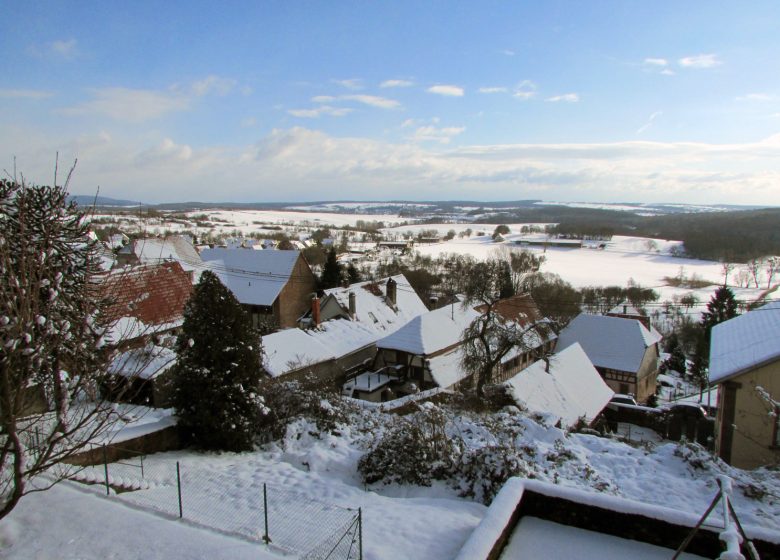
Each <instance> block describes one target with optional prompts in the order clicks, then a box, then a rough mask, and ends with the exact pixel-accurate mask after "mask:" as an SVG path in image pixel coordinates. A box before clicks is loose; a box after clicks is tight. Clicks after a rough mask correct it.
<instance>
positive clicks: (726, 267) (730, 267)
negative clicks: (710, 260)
mask: <svg viewBox="0 0 780 560" xmlns="http://www.w3.org/2000/svg"><path fill="white" fill-rule="evenodd" d="M735 267H736V265H735V264H734V263H731V262H728V261H723V262H721V263H720V268H721V271H722V274H723V285H724V286H728V285H729V275H730V274H731V273H732V272H733V271H734V268H735Z"/></svg>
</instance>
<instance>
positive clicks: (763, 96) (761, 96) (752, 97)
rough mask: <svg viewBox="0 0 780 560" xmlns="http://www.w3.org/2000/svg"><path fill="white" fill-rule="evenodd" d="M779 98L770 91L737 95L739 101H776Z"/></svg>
mask: <svg viewBox="0 0 780 560" xmlns="http://www.w3.org/2000/svg"><path fill="white" fill-rule="evenodd" d="M776 99H777V96H776V95H770V94H768V93H748V94H746V95H740V96H739V97H737V101H762V102H763V101H774V100H776Z"/></svg>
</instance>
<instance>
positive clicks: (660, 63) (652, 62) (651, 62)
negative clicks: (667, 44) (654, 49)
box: [645, 58, 669, 66]
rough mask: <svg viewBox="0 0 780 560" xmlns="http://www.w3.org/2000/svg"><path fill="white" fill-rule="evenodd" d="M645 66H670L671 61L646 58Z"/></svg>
mask: <svg viewBox="0 0 780 560" xmlns="http://www.w3.org/2000/svg"><path fill="white" fill-rule="evenodd" d="M645 64H647V65H648V66H668V65H669V61H668V60H666V59H665V58H646V59H645Z"/></svg>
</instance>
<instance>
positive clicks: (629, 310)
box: [609, 302, 643, 317]
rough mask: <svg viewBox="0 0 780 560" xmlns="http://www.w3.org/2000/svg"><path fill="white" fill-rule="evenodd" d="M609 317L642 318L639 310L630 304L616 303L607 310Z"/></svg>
mask: <svg viewBox="0 0 780 560" xmlns="http://www.w3.org/2000/svg"><path fill="white" fill-rule="evenodd" d="M609 314H610V315H633V316H634V317H643V315H642V314H641V313H640V312H639V310H638V309H637V308H636V307H634V306H633V305H631V304H630V303H625V302H623V303H618V304H617V305H616V306H615V307H613V308H612V309H610V310H609Z"/></svg>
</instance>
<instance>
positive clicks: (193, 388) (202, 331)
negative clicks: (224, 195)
mask: <svg viewBox="0 0 780 560" xmlns="http://www.w3.org/2000/svg"><path fill="white" fill-rule="evenodd" d="M176 347H177V354H178V362H177V364H176V367H175V370H174V378H173V406H174V408H175V410H176V415H177V416H178V418H179V426H180V427H181V428H182V430H183V432H184V433H185V434H186V435H187V436H188V437H190V438H192V441H193V442H194V443H195V444H196V445H199V446H201V447H204V448H206V449H224V450H230V451H243V450H249V449H251V448H252V444H253V442H254V437H255V435H256V433H257V430H258V426H259V420H260V417H261V416H262V415H263V414H264V413H267V409H266V408H265V405H264V403H263V399H262V397H261V396H259V395H258V393H257V390H258V384H259V382H260V378H261V375H262V366H261V361H262V351H261V348H260V339H259V336H258V335H257V333H256V332H255V330H254V329H253V328H252V321H251V318H250V316H249V315H248V314H247V313H246V312H245V311H244V310H243V309H242V308H241V305H240V304H239V303H238V300H236V298H235V297H234V296H233V294H232V293H231V292H230V291H229V290H228V289H227V288H226V287H225V286H223V285H222V283H221V282H220V281H219V278H217V276H216V275H215V274H213V273H212V272H210V271H205V272H203V274H202V275H201V277H200V282H199V283H198V284H197V285H196V286H195V289H194V291H193V293H192V296H191V298H190V300H189V302H187V306H186V307H185V309H184V324H183V325H182V332H181V334H180V335H179V338H178V339H177V342H176Z"/></svg>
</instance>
